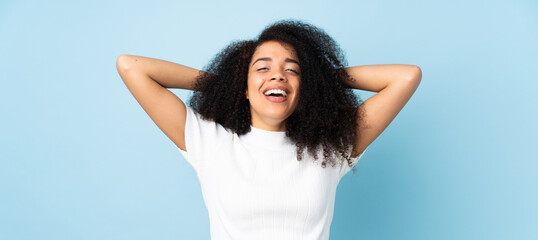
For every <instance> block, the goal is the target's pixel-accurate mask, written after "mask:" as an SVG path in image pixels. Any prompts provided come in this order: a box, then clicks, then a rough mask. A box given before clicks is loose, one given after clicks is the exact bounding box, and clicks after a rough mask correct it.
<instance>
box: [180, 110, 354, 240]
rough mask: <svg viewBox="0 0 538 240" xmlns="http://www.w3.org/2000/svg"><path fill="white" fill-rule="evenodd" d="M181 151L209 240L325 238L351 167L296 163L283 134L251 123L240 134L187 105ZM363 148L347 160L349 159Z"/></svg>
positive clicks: (306, 161)
mask: <svg viewBox="0 0 538 240" xmlns="http://www.w3.org/2000/svg"><path fill="white" fill-rule="evenodd" d="M185 145H186V148H187V152H185V151H183V150H181V149H180V148H177V146H176V148H177V149H178V150H179V151H180V152H181V153H182V154H183V156H184V157H185V159H186V160H187V161H188V162H189V164H190V165H191V166H192V167H193V168H194V170H195V171H196V174H197V175H198V179H199V181H200V185H201V188H202V195H203V198H204V201H205V204H206V207H207V210H208V213H209V222H210V231H211V239H213V240H224V239H226V240H228V239H233V240H241V239H248V240H253V239H256V240H263V239H279V240H282V239H293V240H297V239H329V231H330V226H331V221H332V218H333V212H334V200H335V193H336V187H337V186H338V183H339V181H340V179H341V178H342V177H343V176H344V175H345V174H346V173H347V172H348V171H349V170H351V168H350V167H349V166H348V165H347V162H344V164H342V165H340V166H339V165H337V166H335V167H331V166H330V165H329V164H327V166H326V167H325V168H322V167H321V164H320V162H321V161H322V159H321V158H319V160H318V162H316V163H314V162H313V158H312V157H310V155H309V154H305V155H304V156H305V157H303V159H302V160H301V161H297V158H296V152H295V145H294V144H293V143H292V142H291V141H290V140H289V138H287V137H286V133H285V132H273V131H267V130H262V129H258V128H255V127H251V131H250V132H249V133H247V134H245V135H242V136H238V135H237V134H234V133H232V132H231V131H230V130H227V129H225V128H224V127H223V126H222V125H220V124H218V123H215V122H213V121H208V120H204V119H202V118H201V116H200V114H199V113H197V112H195V111H194V110H193V109H191V108H189V107H187V121H186V125H185ZM363 154H364V151H363V152H362V153H361V154H360V155H359V156H357V157H355V158H353V159H352V160H353V164H356V162H357V161H358V160H359V159H360V157H361V156H362V155H363Z"/></svg>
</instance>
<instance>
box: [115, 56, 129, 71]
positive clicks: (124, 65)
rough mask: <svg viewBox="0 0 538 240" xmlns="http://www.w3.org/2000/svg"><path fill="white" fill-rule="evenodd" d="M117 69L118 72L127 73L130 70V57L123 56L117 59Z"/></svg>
mask: <svg viewBox="0 0 538 240" xmlns="http://www.w3.org/2000/svg"><path fill="white" fill-rule="evenodd" d="M116 69H118V72H126V71H128V70H129V55H125V54H122V55H120V56H118V58H117V59H116Z"/></svg>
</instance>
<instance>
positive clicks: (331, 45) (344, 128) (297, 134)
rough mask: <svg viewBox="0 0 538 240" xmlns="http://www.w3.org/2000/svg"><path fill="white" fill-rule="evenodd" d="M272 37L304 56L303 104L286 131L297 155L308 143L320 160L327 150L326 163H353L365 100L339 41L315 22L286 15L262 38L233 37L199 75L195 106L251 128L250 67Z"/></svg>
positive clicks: (242, 130) (225, 122) (233, 126)
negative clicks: (349, 83) (360, 109)
mask: <svg viewBox="0 0 538 240" xmlns="http://www.w3.org/2000/svg"><path fill="white" fill-rule="evenodd" d="M267 41H278V42H282V43H287V44H289V45H291V46H293V48H294V49H295V51H296V53H297V57H298V58H299V63H300V64H299V67H300V69H301V86H300V89H301V91H300V92H299V99H298V105H297V108H296V109H295V111H294V112H293V113H292V114H291V115H290V116H289V117H288V119H286V136H287V137H288V138H290V140H291V141H292V142H294V143H295V145H296V151H297V160H299V161H301V160H302V159H303V154H304V153H305V149H306V150H307V151H306V152H307V153H309V154H311V155H312V156H313V157H314V161H317V160H318V154H317V153H318V152H320V150H322V151H323V161H322V163H321V165H322V167H326V164H327V163H330V165H331V166H333V167H334V166H335V165H336V164H337V163H338V162H340V163H341V162H343V159H345V160H347V163H348V165H349V167H352V162H351V156H350V155H351V151H350V150H351V148H352V147H353V146H354V144H355V141H356V136H357V131H356V130H357V128H356V123H357V120H358V119H357V118H360V117H361V116H358V115H357V111H358V105H359V103H361V102H362V100H360V98H357V96H355V95H354V94H353V91H352V89H350V88H348V87H347V86H346V84H345V82H346V81H355V80H354V79H353V78H351V77H350V76H349V75H348V74H347V72H346V71H345V70H344V65H345V64H346V60H345V58H344V54H343V52H342V50H341V49H340V48H339V46H338V44H337V43H336V42H335V41H334V40H333V39H332V38H331V37H330V36H329V35H328V34H327V33H325V32H324V31H323V30H322V29H320V28H317V27H315V26H313V25H311V24H308V23H305V22H301V21H298V20H281V21H277V22H275V23H273V24H271V25H269V26H268V27H266V28H265V29H264V30H263V31H262V32H261V34H260V35H259V36H258V37H257V39H254V40H240V41H233V42H232V43H231V44H229V45H228V46H227V47H225V48H224V49H223V50H221V52H220V53H219V54H217V55H216V56H215V58H214V59H213V60H212V61H211V62H210V63H209V64H208V66H206V67H205V68H204V70H205V71H204V73H203V74H202V75H200V76H198V78H197V80H196V84H195V87H194V89H195V92H194V93H193V95H192V97H191V99H190V102H189V104H190V105H191V107H192V108H193V109H194V110H196V111H197V112H199V113H200V115H201V116H202V117H203V118H205V119H208V120H212V121H215V122H217V123H219V124H221V125H222V126H223V127H225V128H227V129H230V130H231V131H232V132H234V133H236V134H238V135H242V134H246V133H248V132H249V131H250V125H251V115H250V114H251V112H250V105H249V101H248V99H246V97H245V90H246V89H247V77H248V68H249V64H250V61H251V58H252V55H253V54H254V51H255V50H256V48H257V47H258V46H260V45H261V44H263V43H264V42H267ZM223 89H225V90H226V91H225V92H223ZM359 100H360V101H359ZM361 115H362V114H361ZM339 159H342V160H340V161H339Z"/></svg>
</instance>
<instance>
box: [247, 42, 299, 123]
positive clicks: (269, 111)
mask: <svg viewBox="0 0 538 240" xmlns="http://www.w3.org/2000/svg"><path fill="white" fill-rule="evenodd" d="M300 82H301V69H300V68H299V59H298V58H297V54H296V52H295V50H294V49H293V47H292V46H290V45H288V44H285V43H281V42H277V41H267V42H265V43H263V44H261V45H260V46H258V47H257V48H256V51H254V54H253V55H252V60H251V62H250V64H249V69H248V81H247V85H248V88H247V91H246V96H247V98H248V100H249V102H250V114H251V119H252V126H253V127H256V128H260V129H264V130H268V131H285V130H286V119H287V118H288V117H289V116H290V115H291V114H292V113H293V112H294V111H295V108H296V107H297V103H298V100H299V99H298V98H299V86H300Z"/></svg>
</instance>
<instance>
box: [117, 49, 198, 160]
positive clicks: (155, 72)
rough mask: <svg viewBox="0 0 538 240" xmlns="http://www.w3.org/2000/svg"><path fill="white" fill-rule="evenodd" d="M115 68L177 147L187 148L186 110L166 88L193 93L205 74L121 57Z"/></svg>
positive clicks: (135, 58) (145, 60) (156, 61)
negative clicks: (196, 83) (198, 81)
mask: <svg viewBox="0 0 538 240" xmlns="http://www.w3.org/2000/svg"><path fill="white" fill-rule="evenodd" d="M116 68H117V70H118V73H119V74H120V77H121V78H122V80H123V82H124V83H125V85H126V86H127V88H128V89H129V91H130V92H131V94H132V95H133V96H134V97H135V99H136V100H137V101H138V103H139V104H140V106H142V108H143V109H144V111H146V113H147V114H148V115H149V117H150V118H151V119H152V120H153V122H155V124H157V126H158V127H159V128H160V129H161V130H162V131H163V132H164V134H165V135H166V136H168V138H170V140H172V142H174V144H176V146H178V147H179V148H180V149H181V150H183V151H187V149H186V147H185V122H186V116H187V114H186V113H187V109H186V106H185V104H184V103H183V101H181V99H179V98H178V97H177V96H176V95H175V94H174V93H172V92H171V91H170V90H168V89H166V88H181V89H188V90H193V89H194V83H195V80H196V77H197V76H198V74H200V73H202V71H200V70H197V69H194V68H190V67H187V66H184V65H181V64H177V63H173V62H168V61H164V60H160V59H155V58H148V57H142V56H134V55H120V56H119V57H118V58H117V60H116Z"/></svg>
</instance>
